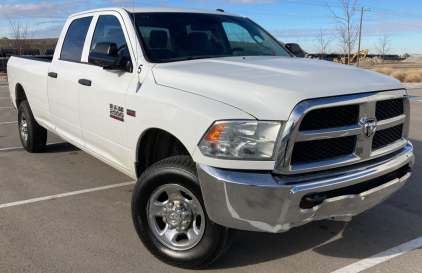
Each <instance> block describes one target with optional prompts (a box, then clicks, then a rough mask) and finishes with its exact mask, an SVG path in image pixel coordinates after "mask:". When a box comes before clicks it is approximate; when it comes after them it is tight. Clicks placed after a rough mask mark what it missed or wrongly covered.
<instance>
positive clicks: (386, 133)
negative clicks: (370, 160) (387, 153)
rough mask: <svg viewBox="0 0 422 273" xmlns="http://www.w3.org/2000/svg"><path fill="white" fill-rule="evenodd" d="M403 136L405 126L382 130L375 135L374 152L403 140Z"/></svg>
mask: <svg viewBox="0 0 422 273" xmlns="http://www.w3.org/2000/svg"><path fill="white" fill-rule="evenodd" d="M402 135H403V124H400V125H397V126H394V127H391V128H388V129H385V130H381V131H378V132H376V133H375V136H374V139H373V141H372V150H376V149H379V148H382V147H385V146H387V145H389V144H391V143H393V142H396V141H397V140H399V139H401V136H402Z"/></svg>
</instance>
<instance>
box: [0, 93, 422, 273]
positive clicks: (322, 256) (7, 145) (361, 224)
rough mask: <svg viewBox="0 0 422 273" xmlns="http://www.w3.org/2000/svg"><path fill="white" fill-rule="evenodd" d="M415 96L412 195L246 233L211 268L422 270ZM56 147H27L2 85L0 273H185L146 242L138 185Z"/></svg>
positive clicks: (420, 103)
mask: <svg viewBox="0 0 422 273" xmlns="http://www.w3.org/2000/svg"><path fill="white" fill-rule="evenodd" d="M409 94H410V95H411V96H412V98H411V105H412V113H411V127H410V138H411V141H412V143H413V145H414V148H415V155H416V160H417V161H416V165H415V168H414V172H413V178H412V179H411V181H410V182H408V184H407V185H406V186H405V187H404V188H403V189H401V190H400V191H399V192H398V193H396V194H395V195H394V196H393V197H391V198H390V199H388V200H387V201H385V202H384V203H382V204H381V205H379V206H377V207H375V208H373V209H371V210H370V211H367V212H366V213H363V214H361V215H358V216H357V217H356V218H355V219H353V221H352V222H349V223H344V222H332V221H319V222H313V223H311V224H308V225H305V226H301V227H298V228H294V229H292V230H291V231H289V232H287V233H281V234H266V233H254V232H246V231H238V232H237V234H236V238H235V241H234V243H233V245H232V246H231V247H230V248H229V250H228V251H227V252H226V253H225V254H224V255H223V256H222V257H221V258H220V259H219V260H217V262H215V263H214V264H213V265H211V266H210V267H208V268H206V269H205V271H216V272H333V271H336V270H339V269H340V271H339V272H358V270H360V269H363V268H366V267H369V266H370V265H372V264H374V261H375V262H376V261H378V262H379V261H381V260H382V261H384V262H382V263H379V264H377V265H374V266H371V267H369V268H368V269H366V270H365V271H364V272H422V258H421V257H422V247H421V245H422V244H421V243H420V242H421V241H422V181H421V178H422V168H421V165H422V89H413V90H409ZM418 96H421V97H418ZM48 143H49V145H48V146H47V148H46V150H45V151H44V152H43V153H39V154H29V153H27V152H26V151H25V150H23V149H22V148H20V147H21V144H20V139H19V133H18V125H17V111H16V110H15V109H14V108H13V107H12V105H11V103H10V99H9V91H8V87H7V86H6V85H0V272H170V271H171V272H182V270H179V269H176V268H173V267H170V266H167V265H166V264H163V263H162V262H160V261H158V260H157V259H155V258H154V257H153V256H152V255H151V254H149V252H148V251H147V250H146V249H145V248H144V247H143V245H142V244H141V242H140V240H139V239H138V237H137V234H136V232H135V229H134V227H133V225H132V218H131V212H130V200H131V194H132V193H131V191H132V188H133V185H134V183H135V182H134V181H133V179H131V178H130V177H128V176H126V175H124V174H122V173H120V172H119V171H117V170H115V169H113V168H112V167H109V166H108V165H106V164H104V163H102V162H100V161H99V160H97V159H95V158H94V157H92V156H90V155H88V154H87V153H85V152H83V151H81V150H79V149H78V148H76V147H74V146H72V145H70V144H68V143H66V142H64V141H63V140H62V139H60V138H59V137H58V136H55V135H54V134H51V133H49V136H48ZM414 240H416V241H414ZM403 244H404V245H403ZM401 245H403V246H401ZM415 245H416V247H415ZM397 246H400V247H399V248H397ZM390 249H392V250H391V251H388V250H390ZM407 250H410V251H407ZM402 252H405V253H403V254H402V255H399V256H391V255H394V254H400V253H402ZM380 253H381V254H380ZM377 254H379V255H378V256H377V257H378V260H377V259H376V257H372V256H374V255H377ZM389 255H390V256H389ZM370 257H372V258H370ZM368 258H369V259H368ZM389 258H390V259H389ZM380 259H381V260H380ZM355 263H357V264H355ZM347 266H349V267H347Z"/></svg>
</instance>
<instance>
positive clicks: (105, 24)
mask: <svg viewBox="0 0 422 273" xmlns="http://www.w3.org/2000/svg"><path fill="white" fill-rule="evenodd" d="M101 42H109V43H115V44H116V45H117V50H118V52H119V53H118V54H119V55H120V56H123V55H124V53H125V48H126V39H125V35H124V33H123V29H122V26H121V25H120V22H119V19H117V18H116V17H115V16H113V15H101V16H100V18H99V19H98V22H97V26H96V27H95V31H94V37H93V38H92V43H91V50H92V49H93V48H94V46H95V45H96V44H97V43H101Z"/></svg>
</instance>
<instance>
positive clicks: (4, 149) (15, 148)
mask: <svg viewBox="0 0 422 273" xmlns="http://www.w3.org/2000/svg"><path fill="white" fill-rule="evenodd" d="M65 143H67V142H56V143H49V144H47V146H50V145H55V144H65ZM17 149H23V147H22V146H19V147H10V148H3V149H0V152H1V151H9V150H17Z"/></svg>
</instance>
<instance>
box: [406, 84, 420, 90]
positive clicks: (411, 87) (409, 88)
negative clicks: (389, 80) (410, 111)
mask: <svg viewBox="0 0 422 273" xmlns="http://www.w3.org/2000/svg"><path fill="white" fill-rule="evenodd" d="M404 87H405V88H406V89H407V90H412V89H421V88H422V84H418V85H405V86H404Z"/></svg>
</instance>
